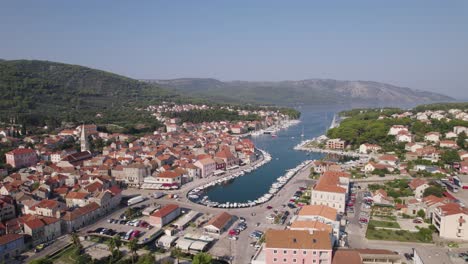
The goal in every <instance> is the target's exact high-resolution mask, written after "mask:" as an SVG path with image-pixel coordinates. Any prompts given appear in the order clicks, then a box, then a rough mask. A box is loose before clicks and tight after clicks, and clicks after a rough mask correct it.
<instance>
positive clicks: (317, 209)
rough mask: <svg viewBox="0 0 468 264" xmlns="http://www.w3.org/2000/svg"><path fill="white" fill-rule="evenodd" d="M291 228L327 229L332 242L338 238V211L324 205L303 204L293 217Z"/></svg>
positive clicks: (312, 230)
mask: <svg viewBox="0 0 468 264" xmlns="http://www.w3.org/2000/svg"><path fill="white" fill-rule="evenodd" d="M292 221H293V222H292V224H291V227H290V229H291V230H309V231H311V232H312V233H313V232H314V231H327V232H328V233H330V234H331V235H332V244H333V245H335V243H336V242H337V241H339V239H340V219H339V217H338V211H337V210H336V209H335V208H331V207H329V206H325V205H304V206H302V207H301V209H300V210H299V212H298V214H297V216H296V217H293V220H292Z"/></svg>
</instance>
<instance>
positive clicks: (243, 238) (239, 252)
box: [109, 165, 314, 264]
mask: <svg viewBox="0 0 468 264" xmlns="http://www.w3.org/2000/svg"><path fill="white" fill-rule="evenodd" d="M310 166H311V165H308V166H306V167H304V168H303V169H302V170H301V171H299V172H298V173H297V174H296V175H295V176H294V177H293V178H292V179H291V180H290V181H289V182H288V183H287V184H286V185H285V186H284V187H283V188H282V189H281V190H280V191H279V192H278V193H277V194H276V195H275V196H274V197H273V198H272V199H271V200H270V201H268V202H266V203H264V204H262V205H258V206H254V207H249V208H229V209H225V208H213V207H207V206H204V205H200V204H196V203H193V202H191V201H190V200H189V199H188V198H187V197H186V195H185V194H186V192H187V191H189V190H191V189H192V188H194V187H186V188H183V189H181V190H179V191H176V192H174V193H177V194H179V195H180V198H178V199H168V198H162V199H158V200H155V199H152V198H151V199H150V200H148V201H146V202H145V203H147V204H152V203H154V202H157V203H158V204H161V205H165V204H177V205H179V206H180V207H183V208H189V209H191V210H195V211H198V212H201V213H209V214H214V215H215V214H219V213H221V212H228V213H229V214H231V215H235V216H237V217H244V218H245V219H246V222H247V229H246V230H244V231H243V232H241V234H240V235H239V240H237V241H233V240H228V239H227V238H226V235H227V234H226V233H225V234H223V235H222V236H221V239H220V241H218V242H217V244H218V243H220V244H222V243H224V244H226V245H227V246H226V247H227V248H226V252H225V255H233V256H234V259H233V262H232V263H239V264H245V263H249V262H250V258H251V257H252V256H253V255H254V253H255V249H254V248H253V247H251V246H250V245H249V244H250V242H252V241H253V240H252V239H251V238H249V234H250V233H251V232H252V231H254V230H261V231H265V230H267V229H268V228H275V229H281V228H284V227H285V226H284V225H283V226H280V225H275V224H272V223H269V221H268V220H267V219H266V216H267V215H269V214H270V213H272V210H274V209H277V210H279V211H281V210H286V211H290V213H291V214H290V216H289V218H288V219H287V220H286V222H285V223H287V222H288V221H289V219H290V217H291V216H292V215H293V214H294V213H295V211H296V210H297V209H294V210H291V209H289V208H288V207H285V208H283V205H285V204H287V203H288V201H289V199H290V198H291V197H292V196H293V195H294V193H295V192H296V191H297V190H298V189H299V187H305V186H310V185H312V184H313V183H314V181H313V180H311V179H310V178H309V173H310ZM153 192H154V191H151V190H137V189H127V190H125V191H124V195H134V194H136V193H138V194H141V195H146V196H149V195H150V194H151V193H153ZM267 206H271V207H273V209H271V210H267V209H266V207H267ZM123 210H124V209H122V210H121V211H118V212H115V213H113V215H116V216H117V215H119V214H120V213H121V212H123ZM109 218H111V217H109ZM256 223H260V226H258V227H257V226H256ZM224 240H227V241H226V242H227V243H226V242H224ZM231 241H232V242H231ZM216 247H217V245H215V246H214V247H213V248H212V250H215V251H218V250H217V248H216ZM210 252H211V251H210Z"/></svg>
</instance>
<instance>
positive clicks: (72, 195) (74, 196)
mask: <svg viewBox="0 0 468 264" xmlns="http://www.w3.org/2000/svg"><path fill="white" fill-rule="evenodd" d="M86 196H88V194H87V193H82V192H69V193H68V194H67V196H66V197H65V199H85V198H86Z"/></svg>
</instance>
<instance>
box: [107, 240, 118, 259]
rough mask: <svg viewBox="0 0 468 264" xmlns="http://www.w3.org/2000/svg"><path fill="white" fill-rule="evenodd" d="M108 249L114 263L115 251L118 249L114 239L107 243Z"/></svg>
mask: <svg viewBox="0 0 468 264" xmlns="http://www.w3.org/2000/svg"><path fill="white" fill-rule="evenodd" d="M107 247H108V249H109V252H110V254H111V256H110V262H111V263H112V262H113V261H114V251H115V248H116V247H117V245H116V243H115V238H114V237H113V238H111V239H109V240H108V241H107Z"/></svg>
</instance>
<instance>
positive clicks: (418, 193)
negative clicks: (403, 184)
mask: <svg viewBox="0 0 468 264" xmlns="http://www.w3.org/2000/svg"><path fill="white" fill-rule="evenodd" d="M408 186H409V187H410V189H411V190H412V191H413V193H414V197H416V198H422V197H423V194H424V191H425V190H426V189H427V188H429V184H428V182H427V181H426V180H424V179H421V178H415V179H412V180H411V182H410V183H409V184H408Z"/></svg>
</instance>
